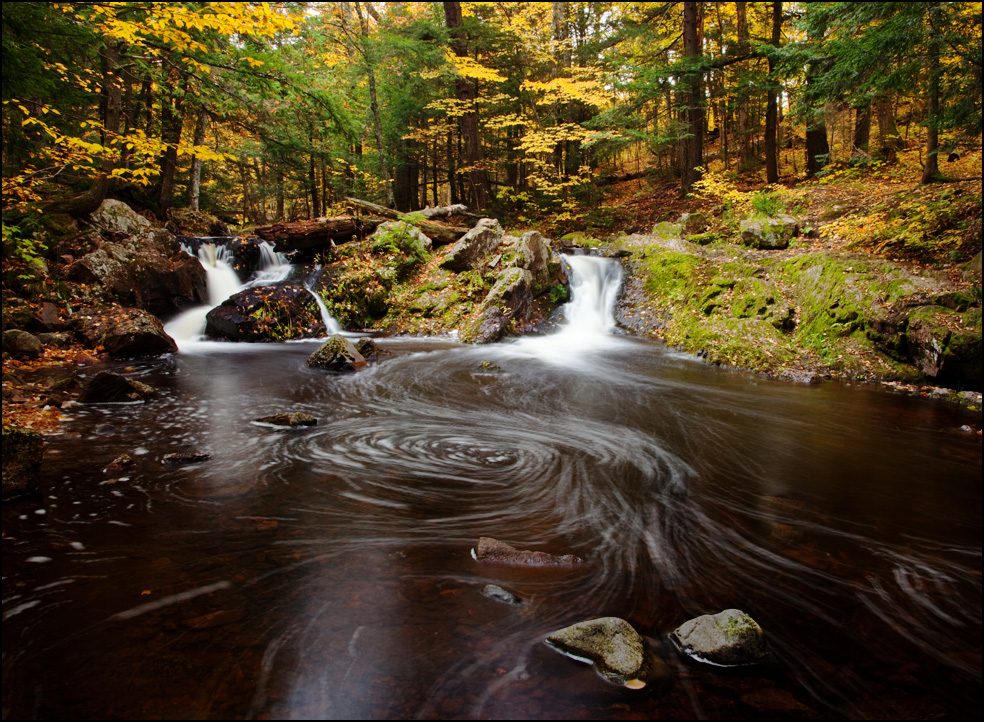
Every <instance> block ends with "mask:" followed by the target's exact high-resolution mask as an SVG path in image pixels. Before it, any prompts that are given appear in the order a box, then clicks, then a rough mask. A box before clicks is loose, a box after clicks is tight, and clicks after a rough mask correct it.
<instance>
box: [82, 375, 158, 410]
mask: <svg viewBox="0 0 984 722" xmlns="http://www.w3.org/2000/svg"><path fill="white" fill-rule="evenodd" d="M154 393H155V392H154V389H153V388H152V387H150V386H148V385H147V384H145V383H142V382H140V381H136V380H135V379H130V378H127V377H126V376H121V375H120V374H114V373H112V372H110V371H100V372H99V373H97V374H96V375H95V376H93V377H92V380H91V381H90V382H89V383H87V384H86V385H85V388H84V389H82V394H81V395H80V396H79V401H80V402H81V403H83V404H109V403H130V402H134V401H144V400H146V399H148V398H150V397H151V396H153V395H154Z"/></svg>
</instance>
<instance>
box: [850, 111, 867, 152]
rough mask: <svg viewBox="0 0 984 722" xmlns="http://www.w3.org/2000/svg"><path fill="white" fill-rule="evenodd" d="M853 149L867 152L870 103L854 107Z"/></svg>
mask: <svg viewBox="0 0 984 722" xmlns="http://www.w3.org/2000/svg"><path fill="white" fill-rule="evenodd" d="M854 112H855V115H854V150H855V153H854V154H855V155H856V154H857V153H856V152H857V151H860V152H861V154H863V155H867V154H868V146H869V144H870V141H871V103H870V102H869V103H865V104H864V105H860V106H858V107H857V108H855V109H854Z"/></svg>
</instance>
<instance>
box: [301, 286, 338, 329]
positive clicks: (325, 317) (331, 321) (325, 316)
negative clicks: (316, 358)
mask: <svg viewBox="0 0 984 722" xmlns="http://www.w3.org/2000/svg"><path fill="white" fill-rule="evenodd" d="M305 288H306V289H307V290H308V293H310V294H311V295H312V296H314V302H315V303H316V304H318V310H319V311H320V312H321V322H322V323H323V324H324V325H325V331H327V332H328V334H329V335H333V334H337V333H341V332H342V327H341V325H339V323H338V321H336V320H335V317H334V316H332V315H331V314H330V313H329V312H328V307H327V306H326V305H325V302H324V301H323V300H321V296H319V295H318V294H317V293H316V292H315V291H314V289H313V288H311V287H310V286H305Z"/></svg>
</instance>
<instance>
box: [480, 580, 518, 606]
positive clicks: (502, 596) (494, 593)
mask: <svg viewBox="0 0 984 722" xmlns="http://www.w3.org/2000/svg"><path fill="white" fill-rule="evenodd" d="M482 596H483V597H488V598H489V599H492V600H493V601H496V602H502V603H503V604H522V603H523V600H522V599H520V598H519V597H517V596H516V595H515V594H513V593H512V592H510V591H508V590H506V589H503V588H502V587H500V586H499V585H498V584H486V585H485V586H484V587H482Z"/></svg>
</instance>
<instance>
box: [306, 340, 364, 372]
mask: <svg viewBox="0 0 984 722" xmlns="http://www.w3.org/2000/svg"><path fill="white" fill-rule="evenodd" d="M307 365H308V366H311V367H313V368H318V369H325V370H326V371H336V372H350V371H355V370H356V369H361V368H365V367H366V359H365V358H364V357H363V356H362V354H361V353H359V351H358V350H357V349H356V348H355V346H354V345H352V342H351V341H349V340H348V339H347V338H345V337H343V336H332V337H331V338H330V339H328V340H327V341H325V342H324V343H323V344H321V347H320V348H318V350H317V351H315V352H314V353H313V354H311V355H310V356H309V357H308V360H307Z"/></svg>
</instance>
